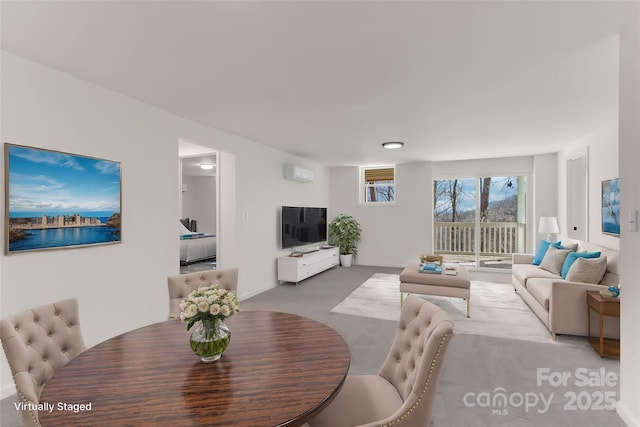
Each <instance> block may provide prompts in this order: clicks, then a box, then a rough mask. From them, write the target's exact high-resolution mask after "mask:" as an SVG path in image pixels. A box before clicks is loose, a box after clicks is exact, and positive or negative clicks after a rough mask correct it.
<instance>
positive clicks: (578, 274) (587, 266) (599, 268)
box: [567, 257, 607, 283]
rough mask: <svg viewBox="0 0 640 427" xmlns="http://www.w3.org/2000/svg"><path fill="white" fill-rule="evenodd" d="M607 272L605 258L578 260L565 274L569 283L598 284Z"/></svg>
mask: <svg viewBox="0 0 640 427" xmlns="http://www.w3.org/2000/svg"><path fill="white" fill-rule="evenodd" d="M606 270H607V258H606V257H600V258H595V259H592V258H578V259H576V261H575V262H574V263H573V265H572V266H571V268H570V269H569V272H568V273H567V280H568V281H569V282H583V283H600V281H601V280H602V277H603V276H604V273H605V272H606Z"/></svg>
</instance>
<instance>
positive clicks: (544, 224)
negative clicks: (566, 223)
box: [538, 216, 560, 240]
mask: <svg viewBox="0 0 640 427" xmlns="http://www.w3.org/2000/svg"><path fill="white" fill-rule="evenodd" d="M538 233H547V240H551V235H552V234H558V233H560V227H558V218H556V217H555V216H541V217H540V224H539V225H538Z"/></svg>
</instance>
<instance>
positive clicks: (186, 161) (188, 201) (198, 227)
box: [178, 140, 220, 274]
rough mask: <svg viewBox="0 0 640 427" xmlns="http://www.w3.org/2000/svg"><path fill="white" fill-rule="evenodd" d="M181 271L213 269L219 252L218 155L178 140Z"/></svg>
mask: <svg viewBox="0 0 640 427" xmlns="http://www.w3.org/2000/svg"><path fill="white" fill-rule="evenodd" d="M178 155H179V159H180V162H179V183H180V185H179V188H180V197H179V203H180V218H179V219H180V223H179V224H178V226H179V227H180V260H179V261H180V273H181V274H185V273H191V272H194V271H203V270H216V269H217V268H218V256H217V255H218V251H219V241H220V239H219V235H220V226H219V218H220V215H219V205H220V204H219V193H220V191H219V186H220V184H219V179H218V167H219V154H218V151H217V150H215V149H212V148H209V147H204V146H201V145H197V144H193V143H190V142H186V141H183V140H180V142H179V152H178Z"/></svg>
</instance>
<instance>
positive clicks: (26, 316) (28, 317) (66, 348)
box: [0, 298, 85, 426]
mask: <svg viewBox="0 0 640 427" xmlns="http://www.w3.org/2000/svg"><path fill="white" fill-rule="evenodd" d="M0 339H1V340H2V348H3V349H4V352H5V354H6V356H7V360H8V361H9V367H10V368H11V373H12V374H13V381H14V382H15V384H16V390H17V391H18V396H19V398H20V401H21V402H22V403H23V404H25V408H26V409H25V410H23V411H22V419H23V423H24V425H25V426H40V421H39V420H38V411H37V410H36V409H35V405H37V404H38V403H39V399H40V394H41V392H42V388H43V386H44V385H45V384H46V382H47V381H48V380H49V379H50V378H51V377H52V376H53V374H55V373H56V371H57V370H58V369H60V368H62V367H63V366H64V365H66V364H67V363H68V362H69V361H70V360H71V359H73V358H74V357H76V356H77V355H79V354H80V353H82V352H83V351H84V350H85V347H84V339H83V338H82V331H81V330H80V319H79V313H78V300H77V299H75V298H73V299H67V300H63V301H58V302H54V303H52V304H46V305H42V306H39V307H36V308H33V309H31V310H27V311H24V312H22V313H18V314H15V315H13V316H10V317H7V318H5V319H2V320H0Z"/></svg>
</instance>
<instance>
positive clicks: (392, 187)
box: [360, 166, 396, 203]
mask: <svg viewBox="0 0 640 427" xmlns="http://www.w3.org/2000/svg"><path fill="white" fill-rule="evenodd" d="M360 183H361V184H360V189H361V193H362V195H361V198H360V200H361V201H362V203H394V202H395V200H396V195H395V192H396V181H395V168H394V167H393V166H377V167H362V168H360Z"/></svg>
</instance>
